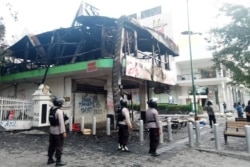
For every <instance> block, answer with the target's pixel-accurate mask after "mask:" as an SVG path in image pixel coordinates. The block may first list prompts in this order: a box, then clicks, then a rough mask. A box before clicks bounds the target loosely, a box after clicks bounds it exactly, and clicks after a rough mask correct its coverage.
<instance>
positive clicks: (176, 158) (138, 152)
mask: <svg viewBox="0 0 250 167" xmlns="http://www.w3.org/2000/svg"><path fill="white" fill-rule="evenodd" d="M217 120H218V122H219V123H220V126H219V127H220V128H219V129H220V130H223V126H224V122H225V119H224V118H217ZM210 131H211V130H210V128H209V127H208V126H205V127H204V128H202V129H201V144H200V145H199V146H194V147H193V148H189V146H188V134H187V128H182V129H179V130H178V131H177V132H176V133H173V141H172V142H168V141H167V133H166V132H165V133H164V143H163V144H160V146H159V149H158V152H159V153H161V156H159V157H151V156H150V155H149V154H148V153H147V152H148V147H149V146H148V145H149V143H148V137H147V134H146V133H145V138H144V139H145V141H143V142H140V141H139V132H136V131H133V132H131V135H130V140H129V144H128V147H129V148H130V150H131V152H130V153H126V152H120V151H118V150H117V133H116V131H112V134H111V136H107V135H106V134H105V131H97V135H96V136H92V135H82V134H79V133H69V134H68V137H67V139H66V141H65V147H64V155H63V159H64V160H65V161H67V162H68V165H67V167H189V166H190V167H196V166H202V167H217V166H218V167H222V166H224V167H235V166H237V167H246V166H249V163H250V156H249V155H250V154H247V153H246V145H245V140H244V139H245V138H238V137H231V138H230V137H229V139H228V142H229V144H228V145H227V146H224V145H223V138H222V137H223V136H221V142H222V145H221V146H223V149H222V150H221V151H217V150H216V148H215V141H214V140H213V138H214V134H213V133H210ZM194 134H195V130H194ZM48 137H49V136H48V134H47V133H45V132H44V131H38V130H31V131H26V132H14V133H11V132H0V144H1V147H0V161H1V163H0V167H7V166H11V167H44V166H48V165H46V162H47V147H48ZM49 166H54V165H49Z"/></svg>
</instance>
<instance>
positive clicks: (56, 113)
mask: <svg viewBox="0 0 250 167" xmlns="http://www.w3.org/2000/svg"><path fill="white" fill-rule="evenodd" d="M63 103H64V99H63V98H59V97H56V98H55V99H54V100H53V104H54V106H53V107H51V109H50V114H49V121H50V136H49V148H48V157H49V159H48V162H47V164H48V165H49V164H52V163H55V161H54V159H53V156H54V153H55V157H56V166H64V165H66V164H67V163H65V162H63V161H62V160H61V157H62V151H63V145H64V139H65V138H66V136H67V135H66V129H65V122H64V113H63V111H62V110H61V109H60V108H61V107H62V105H63Z"/></svg>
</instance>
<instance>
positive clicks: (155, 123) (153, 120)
mask: <svg viewBox="0 0 250 167" xmlns="http://www.w3.org/2000/svg"><path fill="white" fill-rule="evenodd" d="M148 107H149V108H148V109H147V111H146V121H147V127H148V128H149V139H150V143H149V154H151V156H154V157H156V156H159V154H157V153H156V150H157V147H158V145H159V140H160V134H161V130H160V123H159V115H158V111H157V99H155V98H152V99H150V100H149V101H148Z"/></svg>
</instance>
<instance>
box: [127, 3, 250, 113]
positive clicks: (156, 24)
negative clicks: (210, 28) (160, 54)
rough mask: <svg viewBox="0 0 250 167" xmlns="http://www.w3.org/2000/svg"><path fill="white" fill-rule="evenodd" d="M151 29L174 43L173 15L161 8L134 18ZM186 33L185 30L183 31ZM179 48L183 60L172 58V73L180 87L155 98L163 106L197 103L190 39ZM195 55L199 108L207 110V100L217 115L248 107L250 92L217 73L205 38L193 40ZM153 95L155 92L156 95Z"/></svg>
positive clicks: (183, 37)
mask: <svg viewBox="0 0 250 167" xmlns="http://www.w3.org/2000/svg"><path fill="white" fill-rule="evenodd" d="M130 16H131V17H134V18H136V19H138V20H140V23H141V24H142V25H144V26H147V27H152V28H154V29H156V30H158V31H160V32H162V33H164V34H165V35H166V36H167V37H170V38H172V39H174V35H173V29H174V27H173V24H172V17H171V12H168V11H166V12H164V9H162V7H161V6H157V7H153V8H151V9H146V10H144V11H141V12H140V13H137V14H132V15H130ZM185 30H186V29H185V28H183V31H185ZM175 42H176V43H177V44H178V45H179V53H180V56H178V57H172V56H170V59H169V61H170V69H171V70H172V71H174V73H175V76H176V78H175V79H176V85H175V86H172V87H171V92H170V93H163V94H152V95H151V96H154V97H158V99H159V102H160V103H174V104H189V103H190V102H191V101H193V99H194V96H193V95H192V77H191V68H190V50H189V41H188V36H187V35H181V34H180V36H179V37H178V41H175ZM191 50H192V51H191V54H192V60H193V74H194V85H195V86H196V92H197V94H196V95H195V99H196V101H197V104H199V105H201V106H203V107H204V106H205V105H206V102H207V100H213V102H214V108H215V110H216V111H219V112H224V108H223V103H224V102H225V103H226V104H227V110H233V104H234V103H238V102H241V103H244V104H247V101H248V100H249V99H250V97H249V90H248V89H246V88H244V87H232V86H230V85H228V84H227V83H228V82H230V81H231V79H230V72H229V71H228V70H227V69H222V70H218V69H214V68H213V62H212V53H211V52H210V51H209V50H208V43H207V41H206V40H204V37H203V36H202V34H200V35H198V34H197V35H192V36H191ZM152 92H153V91H152Z"/></svg>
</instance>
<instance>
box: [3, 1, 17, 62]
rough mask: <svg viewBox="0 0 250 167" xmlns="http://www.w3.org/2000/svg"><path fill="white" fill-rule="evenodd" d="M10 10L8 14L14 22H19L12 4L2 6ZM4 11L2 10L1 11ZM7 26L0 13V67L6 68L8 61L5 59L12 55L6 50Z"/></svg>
mask: <svg viewBox="0 0 250 167" xmlns="http://www.w3.org/2000/svg"><path fill="white" fill-rule="evenodd" d="M3 6H4V7H5V8H6V9H7V10H8V14H9V15H10V16H11V17H12V18H13V20H14V21H18V12H17V11H14V10H13V6H12V5H11V4H10V3H6V4H5V5H2V6H1V8H0V9H3ZM0 11H2V10H0ZM5 33H6V26H5V25H4V17H3V13H1V12H0V66H4V65H5V64H6V63H7V62H8V61H7V60H6V59H5V57H6V56H9V55H10V52H8V51H7V50H6V48H7V47H8V45H7V44H6V41H5Z"/></svg>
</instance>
